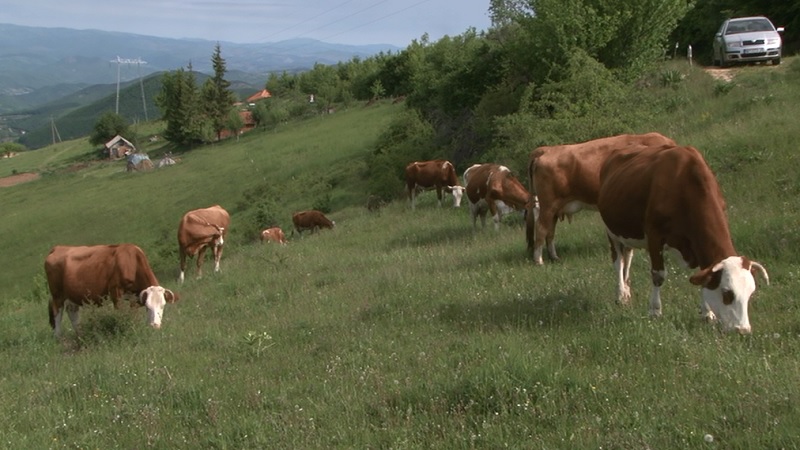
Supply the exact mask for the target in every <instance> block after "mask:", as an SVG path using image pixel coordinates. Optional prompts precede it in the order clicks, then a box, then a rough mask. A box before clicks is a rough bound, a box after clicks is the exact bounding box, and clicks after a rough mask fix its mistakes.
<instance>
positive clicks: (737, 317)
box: [689, 256, 769, 334]
mask: <svg viewBox="0 0 800 450" xmlns="http://www.w3.org/2000/svg"><path fill="white" fill-rule="evenodd" d="M756 271H758V272H760V273H761V275H762V276H763V277H764V280H766V282H767V283H768V284H769V275H767V271H766V269H764V267H763V266H762V265H761V264H759V263H757V262H753V261H750V260H748V259H747V258H744V257H741V256H731V257H728V258H725V259H723V260H722V261H720V262H718V263H717V264H715V265H713V266H710V267H707V268H705V269H702V270H700V271H699V272H697V273H696V274H694V275H692V277H691V278H690V279H689V281H691V282H692V284H696V285H698V286H702V287H703V289H702V297H703V298H702V301H703V304H704V305H706V307H707V308H710V314H708V318H709V319H714V318H715V316H716V317H717V318H719V320H720V322H721V323H722V326H723V328H724V329H725V330H726V331H729V330H736V331H737V332H739V333H741V334H749V333H750V331H751V329H750V319H749V318H748V316H747V306H748V303H749V302H750V296H751V295H752V294H753V292H754V291H755V290H756V282H755V279H754V277H753V274H754V272H756Z"/></svg>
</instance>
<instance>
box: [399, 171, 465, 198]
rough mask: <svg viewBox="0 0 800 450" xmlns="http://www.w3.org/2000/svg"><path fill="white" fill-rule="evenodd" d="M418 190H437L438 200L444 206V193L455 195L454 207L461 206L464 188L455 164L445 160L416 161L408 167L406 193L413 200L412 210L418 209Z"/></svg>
mask: <svg viewBox="0 0 800 450" xmlns="http://www.w3.org/2000/svg"><path fill="white" fill-rule="evenodd" d="M418 189H425V190H430V189H436V198H438V199H439V206H442V192H443V191H444V192H447V193H450V194H453V206H454V207H456V208H458V207H460V206H461V197H462V196H463V194H464V187H462V186H461V184H460V183H459V182H458V174H456V168H455V167H454V166H453V163H451V162H450V161H447V160H444V159H436V160H433V161H415V162H412V163H410V164H408V165H407V166H406V191H408V198H409V199H410V200H411V209H415V208H416V200H417V190H418Z"/></svg>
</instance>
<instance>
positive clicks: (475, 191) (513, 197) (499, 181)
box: [464, 163, 531, 230]
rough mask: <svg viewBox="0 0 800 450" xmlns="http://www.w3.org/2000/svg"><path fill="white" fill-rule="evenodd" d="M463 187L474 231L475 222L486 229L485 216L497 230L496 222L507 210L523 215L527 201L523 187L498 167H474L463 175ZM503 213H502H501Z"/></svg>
mask: <svg viewBox="0 0 800 450" xmlns="http://www.w3.org/2000/svg"><path fill="white" fill-rule="evenodd" d="M464 184H465V185H466V186H467V198H468V199H469V202H470V205H469V206H470V214H471V216H472V226H473V228H477V222H476V221H477V218H478V216H480V217H481V225H482V226H484V227H485V226H486V212H487V210H488V211H489V212H490V213H491V216H492V218H493V219H494V229H495V230H499V229H500V219H501V218H502V217H501V216H502V214H503V213H504V212H508V211H510V210H522V211H524V210H525V209H526V207H527V206H528V203H529V202H530V201H531V195H530V194H529V193H528V191H527V189H525V186H523V185H522V183H520V182H519V180H517V178H516V177H515V176H514V175H513V174H512V173H511V170H509V169H508V167H505V166H501V165H499V164H491V163H487V164H475V165H473V166H471V167H470V168H468V169H467V170H466V171H464ZM504 210H505V211H504Z"/></svg>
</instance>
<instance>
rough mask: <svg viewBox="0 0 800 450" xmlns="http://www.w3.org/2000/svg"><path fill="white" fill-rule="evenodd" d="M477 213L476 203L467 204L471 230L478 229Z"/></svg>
mask: <svg viewBox="0 0 800 450" xmlns="http://www.w3.org/2000/svg"><path fill="white" fill-rule="evenodd" d="M478 213H479V207H478V204H477V203H472V202H469V214H470V216H472V229H473V230H477V229H478Z"/></svg>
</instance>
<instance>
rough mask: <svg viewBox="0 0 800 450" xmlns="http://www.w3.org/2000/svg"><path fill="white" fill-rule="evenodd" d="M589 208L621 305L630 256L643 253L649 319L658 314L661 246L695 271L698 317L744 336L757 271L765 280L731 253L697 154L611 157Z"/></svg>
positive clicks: (711, 183) (712, 182)
mask: <svg viewBox="0 0 800 450" xmlns="http://www.w3.org/2000/svg"><path fill="white" fill-rule="evenodd" d="M597 206H598V209H599V210H600V215H601V216H602V218H603V222H604V223H605V225H606V228H607V234H608V238H609V241H610V243H611V249H612V257H613V259H614V268H615V269H616V271H617V277H618V278H617V279H618V298H619V301H620V302H621V303H628V302H629V301H630V297H631V292H630V283H629V275H630V255H631V252H632V249H633V248H645V249H647V252H648V253H649V255H650V268H651V276H652V282H653V289H652V293H651V296H650V314H651V315H652V316H660V315H661V294H660V288H661V285H662V284H663V283H664V279H665V278H666V272H665V270H664V256H663V251H664V248H665V247H668V248H670V249H672V250H673V251H674V252H675V253H676V254H677V255H680V258H679V259H680V260H681V261H682V262H683V263H685V265H686V266H688V267H689V268H692V269H694V268H697V269H698V271H697V272H696V273H695V274H694V275H692V276H691V277H690V278H689V281H690V282H691V283H692V284H695V285H697V286H702V289H701V302H700V308H701V309H700V312H701V314H702V315H703V317H705V318H707V319H709V320H714V319H715V318H719V319H720V322H721V323H722V325H723V327H724V328H725V329H726V330H730V329H733V330H736V331H738V332H739V333H750V320H749V319H748V316H747V306H748V302H749V300H750V295H751V294H752V293H753V292H754V291H755V289H756V284H755V280H754V278H753V275H754V274H755V272H756V271H758V272H759V273H761V275H762V276H763V277H764V279H765V280H766V281H767V283H769V277H768V275H767V271H766V270H765V269H764V267H763V266H762V265H761V264H759V263H757V262H754V261H750V260H749V259H747V258H746V257H744V256H739V255H738V254H737V253H736V250H735V249H734V247H733V242H732V241H731V234H730V231H729V229H728V218H727V216H726V213H725V200H724V199H723V197H722V191H721V190H720V187H719V185H718V184H717V180H716V178H715V177H714V174H713V173H712V172H711V169H710V168H709V167H708V165H707V164H706V162H705V160H704V159H703V156H702V155H701V154H700V152H698V151H697V150H696V149H695V148H693V147H679V146H662V147H657V148H649V149H645V150H642V149H628V150H622V151H620V152H617V153H616V154H615V155H613V156H611V157H610V158H608V160H607V161H606V162H605V164H604V165H603V167H602V169H601V171H600V192H599V196H598V203H597Z"/></svg>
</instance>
